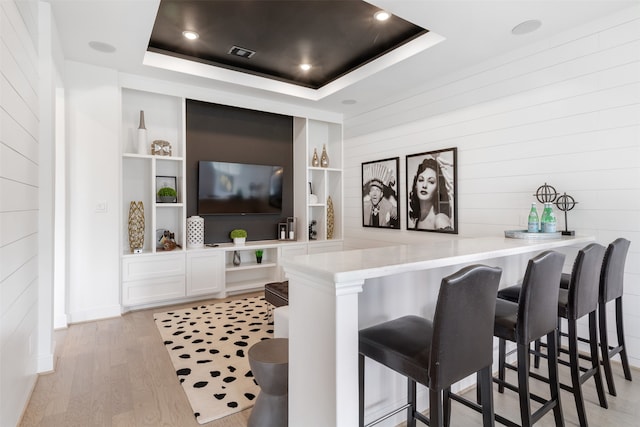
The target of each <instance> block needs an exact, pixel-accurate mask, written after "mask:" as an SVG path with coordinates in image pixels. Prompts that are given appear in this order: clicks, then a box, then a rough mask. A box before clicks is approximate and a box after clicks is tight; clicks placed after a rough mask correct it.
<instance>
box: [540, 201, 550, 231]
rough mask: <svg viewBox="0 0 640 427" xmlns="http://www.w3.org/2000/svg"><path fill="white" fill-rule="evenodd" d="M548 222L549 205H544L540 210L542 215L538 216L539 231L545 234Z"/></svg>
mask: <svg viewBox="0 0 640 427" xmlns="http://www.w3.org/2000/svg"><path fill="white" fill-rule="evenodd" d="M548 220H549V203H545V204H544V208H543V209H542V215H541V216H540V231H541V232H543V233H546V231H545V228H546V227H547V225H546V224H547V221H548Z"/></svg>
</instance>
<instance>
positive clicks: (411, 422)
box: [407, 378, 417, 427]
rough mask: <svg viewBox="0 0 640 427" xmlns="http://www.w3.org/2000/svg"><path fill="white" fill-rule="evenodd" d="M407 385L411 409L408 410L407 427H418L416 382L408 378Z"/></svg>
mask: <svg viewBox="0 0 640 427" xmlns="http://www.w3.org/2000/svg"><path fill="white" fill-rule="evenodd" d="M407 384H408V390H407V399H408V401H409V407H408V408H407V427H416V410H417V408H416V382H415V381H413V380H412V379H411V378H408V379H407Z"/></svg>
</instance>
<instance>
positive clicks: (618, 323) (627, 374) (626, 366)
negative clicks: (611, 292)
mask: <svg viewBox="0 0 640 427" xmlns="http://www.w3.org/2000/svg"><path fill="white" fill-rule="evenodd" d="M622 323H623V322H622V297H618V298H616V330H617V332H618V347H620V360H621V361H622V369H623V370H624V378H625V379H627V380H629V381H631V369H629V359H627V346H626V345H625V343H624V327H623V325H622Z"/></svg>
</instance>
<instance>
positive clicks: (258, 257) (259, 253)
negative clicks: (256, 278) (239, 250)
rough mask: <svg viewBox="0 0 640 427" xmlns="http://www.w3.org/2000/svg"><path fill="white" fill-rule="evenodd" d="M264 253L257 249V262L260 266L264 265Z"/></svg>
mask: <svg viewBox="0 0 640 427" xmlns="http://www.w3.org/2000/svg"><path fill="white" fill-rule="evenodd" d="M263 253H264V251H263V250H262V249H256V261H257V263H258V264H262V254H263Z"/></svg>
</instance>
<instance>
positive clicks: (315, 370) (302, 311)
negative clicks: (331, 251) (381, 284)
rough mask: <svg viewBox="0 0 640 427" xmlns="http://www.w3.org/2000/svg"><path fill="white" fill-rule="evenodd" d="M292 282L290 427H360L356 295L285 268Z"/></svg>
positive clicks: (349, 286) (355, 285) (350, 288)
mask: <svg viewBox="0 0 640 427" xmlns="http://www.w3.org/2000/svg"><path fill="white" fill-rule="evenodd" d="M285 270H286V274H287V277H288V280H289V425H292V426H309V427H313V426H318V427H326V426H336V427H343V426H344V427H353V426H354V425H357V424H358V294H359V293H360V292H362V285H363V283H364V280H358V281H353V282H349V283H335V282H334V281H333V279H331V278H328V277H326V276H325V277H318V276H316V277H312V276H310V275H307V274H303V273H299V272H293V271H289V270H288V269H286V267H285Z"/></svg>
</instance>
